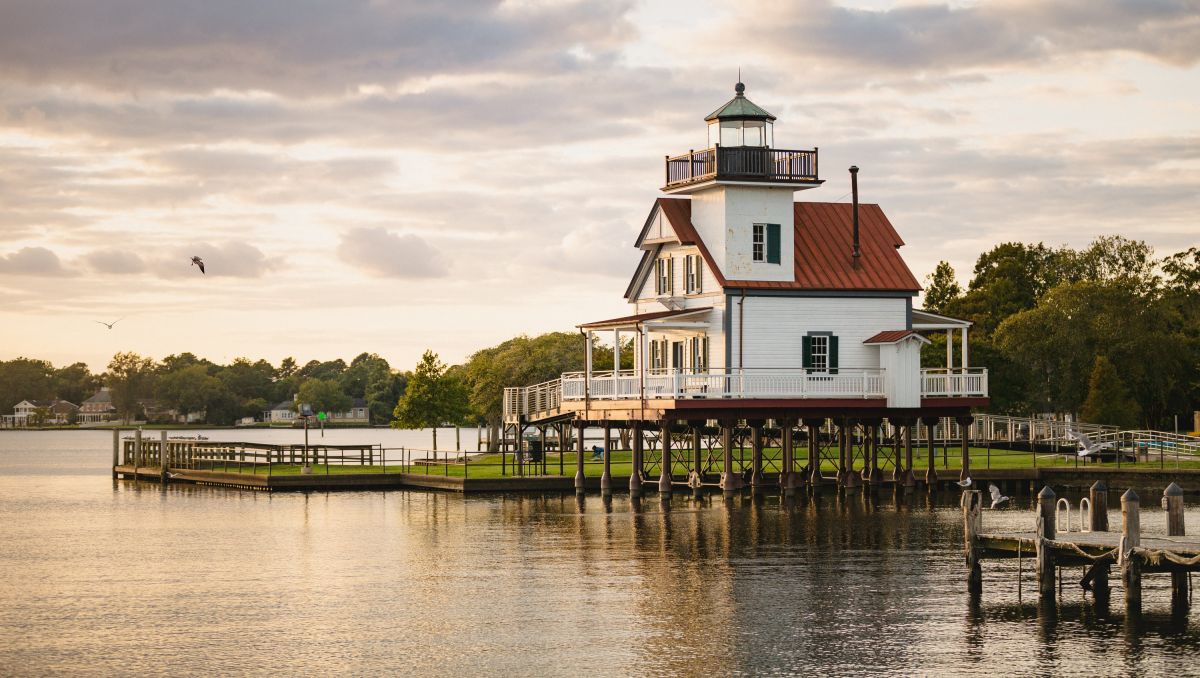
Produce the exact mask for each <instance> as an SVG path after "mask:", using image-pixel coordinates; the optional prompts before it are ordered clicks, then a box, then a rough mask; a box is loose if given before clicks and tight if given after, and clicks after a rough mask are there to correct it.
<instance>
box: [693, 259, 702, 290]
mask: <svg viewBox="0 0 1200 678" xmlns="http://www.w3.org/2000/svg"><path fill="white" fill-rule="evenodd" d="M695 257H696V263H694V264H692V270H693V271H694V272H695V274H696V294H700V293H701V292H703V291H704V264H703V263H701V260H700V255H699V254H697V255H695Z"/></svg>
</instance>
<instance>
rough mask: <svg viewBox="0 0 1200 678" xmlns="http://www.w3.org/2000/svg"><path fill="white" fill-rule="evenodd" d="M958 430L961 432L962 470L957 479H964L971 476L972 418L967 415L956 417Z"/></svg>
mask: <svg viewBox="0 0 1200 678" xmlns="http://www.w3.org/2000/svg"><path fill="white" fill-rule="evenodd" d="M956 421H958V430H959V433H961V434H962V472H960V473H959V474H958V479H959V480H966V479H967V478H970V477H971V448H970V447H969V446H970V444H971V422H973V421H975V419H974V418H972V417H969V416H963V417H958V419H957V420H956Z"/></svg>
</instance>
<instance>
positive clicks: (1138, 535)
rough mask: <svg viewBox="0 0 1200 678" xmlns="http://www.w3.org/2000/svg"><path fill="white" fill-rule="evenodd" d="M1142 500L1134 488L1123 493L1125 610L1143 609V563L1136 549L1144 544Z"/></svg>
mask: <svg viewBox="0 0 1200 678" xmlns="http://www.w3.org/2000/svg"><path fill="white" fill-rule="evenodd" d="M1140 511H1141V501H1140V500H1139V499H1138V496H1137V493H1136V492H1134V491H1133V489H1132V488H1130V489H1128V490H1125V494H1123V495H1121V555H1120V558H1121V580H1122V581H1123V582H1124V583H1125V611H1126V613H1127V614H1128V613H1133V614H1137V613H1139V612H1141V611H1142V565H1141V561H1140V560H1139V556H1137V555H1135V554H1134V549H1135V548H1137V547H1138V546H1141V544H1142V519H1141V515H1140Z"/></svg>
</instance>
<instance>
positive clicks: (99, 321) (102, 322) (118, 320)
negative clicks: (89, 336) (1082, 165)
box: [92, 316, 125, 330]
mask: <svg viewBox="0 0 1200 678" xmlns="http://www.w3.org/2000/svg"><path fill="white" fill-rule="evenodd" d="M124 319H125V316H121V317H120V318H117V319H116V320H114V321H112V322H110V323H106V322H104V321H103V320H94V321H92V322H98V323H100V324H101V325H104V326H105V327H107V328H108V329H110V330H111V329H112V328H113V325H116V324H117V323H119V322H121V321H122V320H124Z"/></svg>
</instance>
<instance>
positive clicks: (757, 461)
mask: <svg viewBox="0 0 1200 678" xmlns="http://www.w3.org/2000/svg"><path fill="white" fill-rule="evenodd" d="M746 423H747V424H749V425H750V486H751V487H761V486H762V482H763V480H762V456H763V440H762V434H763V431H762V430H763V422H762V421H748V422H746Z"/></svg>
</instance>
